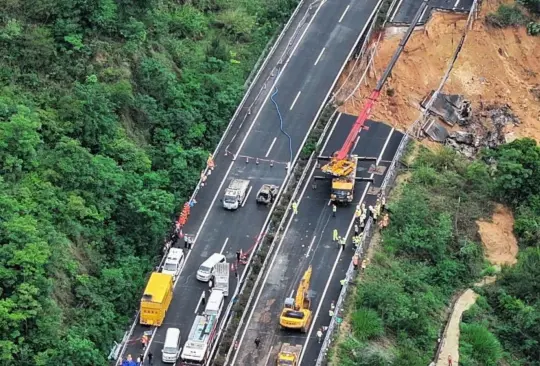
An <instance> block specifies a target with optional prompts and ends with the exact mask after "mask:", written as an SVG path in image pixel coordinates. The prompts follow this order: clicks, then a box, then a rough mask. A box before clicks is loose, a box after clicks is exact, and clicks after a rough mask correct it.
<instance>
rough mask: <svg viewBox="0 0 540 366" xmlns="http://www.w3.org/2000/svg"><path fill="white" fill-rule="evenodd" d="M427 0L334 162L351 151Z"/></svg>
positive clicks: (344, 157) (419, 9) (426, 2)
mask: <svg viewBox="0 0 540 366" xmlns="http://www.w3.org/2000/svg"><path fill="white" fill-rule="evenodd" d="M428 2H429V0H424V1H423V2H422V4H420V8H418V11H417V12H416V15H415V16H414V18H413V20H412V22H411V24H410V25H409V28H408V29H407V32H406V33H405V35H404V36H403V38H402V39H401V42H399V46H398V48H397V50H396V52H394V55H393V56H392V59H391V60H390V62H389V63H388V66H386V69H385V70H384V73H383V74H382V75H381V77H380V79H379V81H378V82H377V85H376V86H375V89H373V91H372V92H371V95H370V96H369V97H368V99H367V101H366V103H365V104H364V108H363V109H362V112H361V113H360V115H359V116H358V118H357V119H356V122H355V123H354V125H353V127H352V129H351V131H350V132H349V135H348V136H347V139H346V140H345V143H344V144H343V146H342V147H341V150H339V152H338V153H337V155H336V156H335V160H337V161H340V160H344V159H346V158H347V155H349V153H350V152H351V150H352V149H353V144H354V142H355V140H356V137H357V136H358V134H359V133H360V130H361V129H362V128H363V127H364V124H365V123H366V121H367V119H368V118H369V116H370V115H371V110H372V109H373V106H374V105H375V103H376V102H377V100H378V99H379V95H380V94H381V90H382V88H383V86H384V84H385V83H386V80H387V79H388V76H389V75H390V73H391V72H392V69H393V68H394V65H395V64H396V62H397V60H398V59H399V57H400V56H401V53H402V52H403V48H404V47H405V44H406V43H407V41H408V40H409V38H410V37H411V34H412V32H413V30H414V27H416V24H417V23H418V21H419V20H420V18H421V17H422V14H423V13H424V11H425V9H426V7H427V5H428Z"/></svg>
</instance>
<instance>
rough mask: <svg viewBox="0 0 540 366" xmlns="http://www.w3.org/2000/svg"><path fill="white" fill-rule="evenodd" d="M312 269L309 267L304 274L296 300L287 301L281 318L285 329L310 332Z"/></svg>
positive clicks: (289, 299) (280, 320)
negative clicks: (310, 283) (309, 291)
mask: <svg viewBox="0 0 540 366" xmlns="http://www.w3.org/2000/svg"><path fill="white" fill-rule="evenodd" d="M311 272H312V267H311V266H309V268H308V269H307V271H306V272H305V273H304V276H303V277H302V280H301V281H300V284H299V285H298V290H297V291H296V298H294V299H293V298H292V297H288V298H287V299H285V306H284V307H283V310H281V315H280V316H279V324H280V325H281V326H282V327H284V328H289V329H300V330H301V331H302V332H303V333H306V332H307V331H308V328H309V325H310V324H311V318H312V314H311V310H310V306H311V300H310V299H309V298H308V290H309V282H310V280H311Z"/></svg>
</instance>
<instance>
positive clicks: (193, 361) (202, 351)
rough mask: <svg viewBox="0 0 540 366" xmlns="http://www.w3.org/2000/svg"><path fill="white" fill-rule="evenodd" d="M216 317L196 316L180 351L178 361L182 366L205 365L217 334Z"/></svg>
mask: <svg viewBox="0 0 540 366" xmlns="http://www.w3.org/2000/svg"><path fill="white" fill-rule="evenodd" d="M217 325H218V317H217V316H215V315H197V316H196V317H195V321H194V322H193V325H192V326H191V330H190V332H189V336H188V339H187V341H186V343H185V344H184V348H183V349H182V354H181V355H180V359H181V360H182V363H181V365H183V366H188V365H189V366H199V365H201V366H202V365H206V363H207V362H208V360H209V357H210V353H211V352H210V351H211V348H212V344H213V342H214V341H215V337H216V333H217Z"/></svg>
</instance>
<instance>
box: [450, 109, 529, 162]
mask: <svg viewBox="0 0 540 366" xmlns="http://www.w3.org/2000/svg"><path fill="white" fill-rule="evenodd" d="M460 122H462V123H460V126H461V127H462V128H463V129H464V130H461V131H455V132H451V133H450V134H449V136H448V138H447V139H446V141H445V143H446V144H447V145H450V146H452V147H453V148H455V149H456V150H457V151H459V152H461V153H462V154H463V155H465V156H467V157H468V158H473V157H475V156H476V154H477V153H478V152H479V150H480V149H482V148H485V147H486V148H495V147H497V146H498V145H500V144H503V143H505V142H507V136H506V132H505V130H506V126H508V125H517V124H519V123H520V121H519V119H518V118H517V117H516V115H515V114H514V112H513V111H512V108H511V107H510V106H509V105H508V104H498V103H494V104H484V103H482V102H480V105H479V108H478V109H476V110H472V114H471V116H470V118H469V119H466V120H462V121H460Z"/></svg>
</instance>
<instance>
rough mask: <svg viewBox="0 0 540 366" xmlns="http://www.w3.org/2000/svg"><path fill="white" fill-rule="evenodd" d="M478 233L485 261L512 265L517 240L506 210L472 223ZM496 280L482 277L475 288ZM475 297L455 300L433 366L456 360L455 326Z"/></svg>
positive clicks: (470, 294)
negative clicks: (439, 350) (437, 356)
mask: <svg viewBox="0 0 540 366" xmlns="http://www.w3.org/2000/svg"><path fill="white" fill-rule="evenodd" d="M476 223H477V225H478V232H479V234H480V237H481V238H482V244H483V246H484V255H485V257H486V259H487V260H488V261H489V262H490V263H491V264H493V265H495V266H500V265H513V264H515V263H516V261H517V259H516V257H517V254H518V245H517V240H516V238H515V237H514V234H513V232H512V231H513V228H514V217H513V215H512V212H511V211H510V209H508V208H507V207H504V206H502V205H499V204H498V205H496V207H495V210H494V212H493V217H492V219H491V220H489V221H487V220H480V221H477V222H476ZM495 280H496V277H495V276H490V277H485V278H484V279H483V280H482V281H481V282H478V283H476V284H475V285H476V286H483V285H486V284H490V283H493V282H495ZM477 298H478V294H476V293H475V292H474V291H473V290H471V289H468V290H467V291H465V292H464V293H463V294H462V295H461V296H460V297H459V299H458V300H457V301H456V304H455V306H454V310H453V312H452V316H451V317H450V322H449V324H448V327H447V329H446V333H445V334H444V335H443V339H442V346H441V347H442V348H441V352H440V354H439V359H438V360H437V362H436V365H437V366H447V365H448V356H451V357H452V364H453V366H457V365H458V361H459V325H460V323H461V316H462V315H463V313H464V312H465V311H467V310H468V309H469V308H470V307H471V306H472V305H473V304H474V303H475V302H476V299H477Z"/></svg>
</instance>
